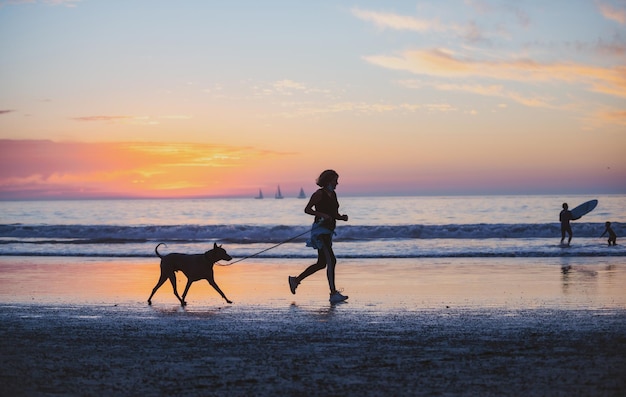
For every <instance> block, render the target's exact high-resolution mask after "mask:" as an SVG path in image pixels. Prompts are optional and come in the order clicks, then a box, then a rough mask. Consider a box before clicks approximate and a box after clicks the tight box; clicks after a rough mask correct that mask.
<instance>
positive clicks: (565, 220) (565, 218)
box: [559, 203, 574, 245]
mask: <svg viewBox="0 0 626 397" xmlns="http://www.w3.org/2000/svg"><path fill="white" fill-rule="evenodd" d="M573 220H574V217H573V216H572V212H571V211H570V210H569V206H568V205H567V203H563V210H562V211H561V213H560V214H559V221H561V245H563V241H564V240H565V233H567V234H568V236H569V238H568V239H567V245H569V244H570V243H571V242H572V226H571V225H570V223H569V222H570V221H573Z"/></svg>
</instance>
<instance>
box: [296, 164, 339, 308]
mask: <svg viewBox="0 0 626 397" xmlns="http://www.w3.org/2000/svg"><path fill="white" fill-rule="evenodd" d="M338 179H339V175H338V174H337V172H335V171H334V170H326V171H324V172H322V173H321V174H320V176H319V177H318V178H317V180H316V184H317V186H319V187H320V189H318V190H317V191H316V192H315V193H313V194H312V195H311V198H310V199H309V202H308V204H307V205H306V207H305V208H304V212H305V213H307V214H309V215H313V216H314V217H315V221H314V222H313V226H312V228H311V238H310V239H309V240H307V246H308V247H312V248H315V249H317V262H316V263H314V264H312V265H311V266H309V267H307V268H306V269H305V270H304V271H303V272H302V273H301V274H300V275H299V276H297V277H292V276H289V279H288V280H289V289H290V290H291V293H292V294H295V293H296V288H298V285H299V284H300V283H301V282H302V280H304V279H305V278H307V277H309V276H310V275H312V274H313V273H315V272H317V271H318V270H322V269H324V268H326V277H327V278H328V285H329V287H330V303H333V304H334V303H339V302H342V301H345V300H346V299H348V297H347V296H345V295H342V294H341V293H340V292H339V291H337V288H336V287H335V265H336V264H337V258H335V253H334V252H333V234H334V233H335V227H336V220H341V221H347V220H348V215H341V214H339V201H338V200H337V193H335V189H336V188H337V185H338V184H339V182H338Z"/></svg>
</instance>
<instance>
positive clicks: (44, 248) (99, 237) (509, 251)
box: [0, 192, 626, 259]
mask: <svg viewBox="0 0 626 397" xmlns="http://www.w3.org/2000/svg"><path fill="white" fill-rule="evenodd" d="M338 194H339V201H340V204H341V207H340V210H339V212H340V213H342V214H348V216H349V221H348V222H342V221H338V227H337V230H336V235H335V236H334V248H335V252H336V254H337V256H338V257H339V258H342V257H343V258H424V257H426V258H428V257H434V258H438V257H444V258H445V257H555V256H581V257H603V256H626V248H624V247H625V246H624V245H621V244H620V243H621V241H622V236H624V235H625V233H626V227H624V225H625V224H626V195H600V196H592V195H578V196H469V197H459V196H453V197H350V196H345V197H344V196H342V195H341V192H338ZM591 199H598V201H599V204H598V207H597V208H596V209H595V210H594V211H592V212H591V213H589V214H587V215H586V216H584V217H583V218H581V219H580V220H577V221H574V222H572V229H573V231H574V238H573V240H572V245H571V247H567V248H565V247H562V246H561V245H560V244H559V242H560V225H559V222H558V216H559V212H560V210H561V205H562V203H563V202H568V203H569V205H570V208H574V207H575V206H576V205H578V204H581V203H583V202H585V201H587V200H591ZM306 203H307V200H306V199H297V198H285V199H282V200H276V199H274V198H266V199H252V198H234V199H159V200H156V199H155V200H68V201H63V200H56V201H2V202H0V255H4V256H8V255H12V256H74V257H79V256H86V257H151V256H154V248H155V246H156V245H157V244H158V243H164V244H166V245H165V246H161V247H160V248H159V250H160V252H161V253H168V252H186V253H200V252H204V251H206V250H208V249H210V248H211V247H212V246H213V244H214V243H217V244H223V246H224V248H226V249H227V250H228V252H229V253H230V254H231V255H232V256H233V257H234V258H235V259H237V258H239V259H241V258H245V257H248V256H254V257H258V258H309V257H315V256H316V252H315V251H314V250H313V249H311V248H307V247H305V240H306V238H307V237H308V233H309V231H310V229H311V226H312V225H311V222H312V217H311V216H310V215H307V214H305V213H304V211H303V210H304V207H305V205H306ZM606 221H611V222H612V226H613V229H614V230H615V232H616V233H617V235H618V245H617V246H616V247H608V245H607V242H606V239H607V238H606V236H605V237H603V238H600V235H601V234H602V232H603V231H604V223H605V222H606Z"/></svg>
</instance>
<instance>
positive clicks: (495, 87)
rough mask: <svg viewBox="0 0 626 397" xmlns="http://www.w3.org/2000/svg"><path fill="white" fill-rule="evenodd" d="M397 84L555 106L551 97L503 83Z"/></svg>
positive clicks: (412, 81) (549, 106) (525, 104)
mask: <svg viewBox="0 0 626 397" xmlns="http://www.w3.org/2000/svg"><path fill="white" fill-rule="evenodd" d="M398 84H400V85H402V86H405V87H407V88H412V89H420V88H423V87H431V88H434V89H436V90H439V91H456V92H469V93H473V94H477V95H482V96H490V97H498V98H505V99H509V100H512V101H514V102H517V103H520V104H522V105H524V106H528V107H543V108H557V107H558V106H556V105H554V104H552V99H551V98H549V97H546V96H543V97H542V96H540V95H535V96H528V95H524V94H521V93H519V92H516V91H513V90H509V89H507V88H506V87H505V86H504V85H503V84H490V85H482V84H453V83H442V82H432V81H420V80H401V81H399V82H398Z"/></svg>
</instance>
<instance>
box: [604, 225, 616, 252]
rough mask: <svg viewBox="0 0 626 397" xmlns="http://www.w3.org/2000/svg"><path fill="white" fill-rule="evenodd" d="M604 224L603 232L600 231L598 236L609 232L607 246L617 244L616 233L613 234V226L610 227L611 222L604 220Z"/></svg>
mask: <svg viewBox="0 0 626 397" xmlns="http://www.w3.org/2000/svg"><path fill="white" fill-rule="evenodd" d="M604 226H605V229H604V233H602V235H601V236H600V237H604V235H605V234H607V233H608V234H609V240H608V242H609V246H610V245H617V234H615V232H614V231H613V228H612V227H611V222H606V223H605V224H604ZM611 243H612V244H611Z"/></svg>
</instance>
